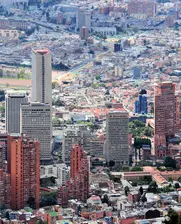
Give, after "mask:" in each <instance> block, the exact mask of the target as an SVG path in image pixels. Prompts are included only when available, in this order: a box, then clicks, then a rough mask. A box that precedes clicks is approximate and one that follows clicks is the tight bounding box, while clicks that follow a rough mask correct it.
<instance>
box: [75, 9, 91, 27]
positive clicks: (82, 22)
mask: <svg viewBox="0 0 181 224" xmlns="http://www.w3.org/2000/svg"><path fill="white" fill-rule="evenodd" d="M83 26H85V27H87V28H88V29H89V30H90V29H91V13H90V12H88V11H86V10H84V9H80V8H79V9H78V10H77V15H76V28H77V29H80V28H82V27H83Z"/></svg>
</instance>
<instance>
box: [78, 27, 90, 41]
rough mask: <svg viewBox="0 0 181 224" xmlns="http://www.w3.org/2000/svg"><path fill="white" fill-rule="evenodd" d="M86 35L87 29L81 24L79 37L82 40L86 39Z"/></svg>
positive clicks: (87, 34)
mask: <svg viewBox="0 0 181 224" xmlns="http://www.w3.org/2000/svg"><path fill="white" fill-rule="evenodd" d="M88 37H89V29H88V28H87V27H85V26H83V27H82V28H80V38H81V39H82V40H87V39H88Z"/></svg>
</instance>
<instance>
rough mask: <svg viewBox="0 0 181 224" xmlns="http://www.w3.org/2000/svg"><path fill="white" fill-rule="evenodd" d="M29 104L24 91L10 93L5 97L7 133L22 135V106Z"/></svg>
mask: <svg viewBox="0 0 181 224" xmlns="http://www.w3.org/2000/svg"><path fill="white" fill-rule="evenodd" d="M27 102H28V96H27V93H26V92H24V91H21V92H18V91H8V92H7V94H6V97H5V112H6V113H5V118H6V132H7V133H20V105H21V104H22V103H27Z"/></svg>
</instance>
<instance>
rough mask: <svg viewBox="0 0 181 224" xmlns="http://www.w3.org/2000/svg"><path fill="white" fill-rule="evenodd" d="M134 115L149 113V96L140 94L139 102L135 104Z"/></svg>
mask: <svg viewBox="0 0 181 224" xmlns="http://www.w3.org/2000/svg"><path fill="white" fill-rule="evenodd" d="M134 113H138V114H147V113H148V102H147V96H144V95H143V94H139V96H138V100H136V101H135V103H134Z"/></svg>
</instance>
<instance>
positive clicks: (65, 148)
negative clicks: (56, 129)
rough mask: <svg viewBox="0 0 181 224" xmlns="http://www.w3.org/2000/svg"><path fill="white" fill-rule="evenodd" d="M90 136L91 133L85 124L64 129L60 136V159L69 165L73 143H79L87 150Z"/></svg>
mask: <svg viewBox="0 0 181 224" xmlns="http://www.w3.org/2000/svg"><path fill="white" fill-rule="evenodd" d="M92 136H93V135H92V133H91V132H90V131H89V130H87V128H86V127H85V126H76V127H75V126H74V127H72V128H70V129H67V130H65V131H64V132H63V138H62V161H63V162H64V163H65V164H67V165H70V152H71V148H72V145H74V144H79V145H80V146H82V147H83V148H84V149H85V150H86V151H88V150H89V148H90V140H91V138H92Z"/></svg>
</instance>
